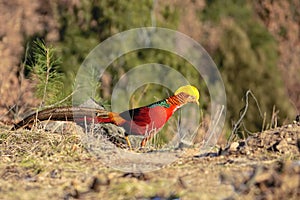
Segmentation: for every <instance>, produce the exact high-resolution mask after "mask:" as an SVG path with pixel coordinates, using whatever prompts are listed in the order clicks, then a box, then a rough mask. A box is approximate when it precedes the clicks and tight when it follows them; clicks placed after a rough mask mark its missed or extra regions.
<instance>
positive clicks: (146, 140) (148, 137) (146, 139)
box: [141, 130, 156, 147]
mask: <svg viewBox="0 0 300 200" xmlns="http://www.w3.org/2000/svg"><path fill="white" fill-rule="evenodd" d="M155 133H156V130H152V131H150V133H149V135H148V136H146V137H145V138H144V139H143V140H142V142H141V147H145V145H146V143H147V142H148V141H149V140H151V139H152V138H153V136H154V135H155Z"/></svg>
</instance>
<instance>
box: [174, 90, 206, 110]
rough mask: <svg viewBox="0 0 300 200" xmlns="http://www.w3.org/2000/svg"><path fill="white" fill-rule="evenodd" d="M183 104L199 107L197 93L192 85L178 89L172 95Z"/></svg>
mask: <svg viewBox="0 0 300 200" xmlns="http://www.w3.org/2000/svg"><path fill="white" fill-rule="evenodd" d="M174 94H175V95H176V96H177V97H178V98H179V99H180V100H181V101H182V103H183V104H186V103H196V104H198V105H199V97H200V95H199V91H198V89H197V88H196V87H194V86H192V85H185V86H182V87H180V88H178V89H177V90H176V91H175V93H174Z"/></svg>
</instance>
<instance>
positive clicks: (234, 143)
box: [229, 142, 240, 151]
mask: <svg viewBox="0 0 300 200" xmlns="http://www.w3.org/2000/svg"><path fill="white" fill-rule="evenodd" d="M239 145H240V144H239V143H238V142H233V143H231V144H230V148H229V150H230V151H237V150H238V147H239Z"/></svg>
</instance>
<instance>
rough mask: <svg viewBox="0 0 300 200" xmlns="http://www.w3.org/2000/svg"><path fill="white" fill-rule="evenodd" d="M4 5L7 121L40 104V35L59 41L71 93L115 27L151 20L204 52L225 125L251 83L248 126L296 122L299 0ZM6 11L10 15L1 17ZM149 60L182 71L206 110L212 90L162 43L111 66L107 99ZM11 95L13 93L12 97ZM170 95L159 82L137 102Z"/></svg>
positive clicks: (0, 80) (57, 0) (2, 82)
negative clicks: (219, 84) (33, 65)
mask: <svg viewBox="0 0 300 200" xmlns="http://www.w3.org/2000/svg"><path fill="white" fill-rule="evenodd" d="M1 4H2V6H1V7H2V8H1V9H3V12H2V15H3V17H2V20H3V23H4V25H5V27H3V28H2V29H0V30H1V49H2V51H1V52H2V54H1V57H5V59H4V60H3V62H2V64H1V65H2V66H1V70H2V72H3V73H2V74H3V75H2V77H0V86H1V93H0V95H1V97H3V98H2V100H1V104H0V107H1V109H2V110H1V113H4V114H5V113H6V115H5V116H6V117H7V118H9V119H11V118H14V117H16V116H19V114H20V113H24V112H25V111H26V110H27V109H28V108H32V107H37V105H39V104H38V102H39V100H38V99H37V98H36V96H34V95H33V93H34V92H33V91H34V90H35V88H34V87H33V85H34V84H35V83H36V80H34V79H32V78H31V77H32V75H31V74H32V73H31V71H29V70H28V69H27V68H26V67H25V66H26V65H28V64H29V65H30V62H32V59H31V56H30V55H32V52H33V51H32V49H31V46H32V41H34V40H35V39H36V38H41V39H43V40H45V42H46V44H51V46H53V47H55V49H56V50H57V51H56V56H57V57H60V58H61V64H60V65H58V66H56V69H57V71H58V73H59V74H60V75H61V76H60V77H61V82H62V83H63V85H64V86H61V88H62V91H60V92H59V94H60V96H61V94H64V97H65V96H67V95H68V94H70V93H72V90H73V89H74V88H73V83H74V78H75V77H76V72H77V70H78V68H79V67H80V65H81V63H82V62H83V60H84V59H85V57H86V56H87V54H88V53H89V52H90V51H91V50H92V49H93V48H94V47H95V46H96V45H98V44H99V43H100V42H101V41H103V40H105V39H107V38H108V37H110V36H111V35H113V34H116V33H119V32H122V31H125V30H128V29H131V28H138V27H145V26H159V27H166V28H171V29H174V30H178V31H180V32H183V33H185V34H187V35H189V36H190V37H192V38H193V39H195V40H196V41H197V42H199V43H200V44H202V45H203V47H204V48H205V49H206V50H207V51H208V53H209V54H210V55H211V57H212V59H213V60H214V62H215V63H216V65H217V66H218V68H219V70H220V72H221V74H222V78H223V81H224V85H225V88H226V93H227V109H228V110H227V118H226V119H227V127H228V128H231V127H232V124H233V123H234V122H236V121H237V120H238V118H239V116H240V110H241V108H243V106H244V105H245V98H244V95H245V93H246V91H247V90H251V91H252V92H253V94H254V95H255V97H256V99H257V101H258V103H259V106H260V109H261V111H262V114H263V116H261V115H260V113H259V110H258V108H257V106H256V103H255V101H254V100H253V99H250V102H249V103H250V105H249V111H248V113H247V115H246V118H245V120H244V125H245V127H244V128H245V129H244V130H245V131H247V130H249V131H252V132H254V131H258V130H261V129H262V128H266V127H263V118H264V117H265V121H266V123H265V125H266V124H269V127H272V126H275V125H276V123H279V124H282V123H284V122H285V120H287V121H289V122H290V121H291V120H292V119H293V118H294V116H295V114H296V113H297V112H299V109H300V97H299V94H300V89H299V88H300V70H299V69H300V58H299V55H300V54H299V53H300V36H299V35H300V28H299V27H300V4H299V1H298V0H283V1H278V2H273V1H271V0H254V1H250V0H249V1H244V0H226V1H223V0H207V1H205V0H188V1H171V0H166V1H162V0H141V1H131V2H130V1H122V0H105V1H103V0H93V1H88V0H82V1H78V0H54V1H50V0H43V1H38V0H36V1H33V2H32V3H30V4H29V3H24V2H22V1H18V0H14V1H9V2H6V3H5V1H2V3H1ZM12 11H14V12H12ZM6 18H7V20H8V21H9V22H6V24H5V22H4V20H6ZM3 23H2V26H4V25H3ZM10 41H14V42H10ZM20 46H21V47H20ZM9 58H10V59H9ZM149 62H156V63H162V64H165V65H168V66H171V67H173V68H174V69H176V70H178V71H179V72H181V73H182V74H184V75H185V76H186V77H187V78H188V80H189V81H190V82H191V84H194V85H196V86H197V87H198V88H200V90H201V94H202V99H201V104H202V109H203V113H205V111H206V110H207V109H209V95H208V92H207V89H206V87H205V84H204V83H203V81H202V79H201V77H200V76H199V75H198V73H197V71H195V70H193V68H192V67H191V66H190V65H189V64H188V63H187V62H186V61H185V60H183V59H182V58H179V57H178V56H176V55H172V54H170V53H167V52H163V51H156V50H141V51H136V52H131V53H129V54H127V55H125V56H124V57H122V58H120V59H117V60H116V61H115V62H114V63H112V64H111V66H110V68H109V69H108V71H109V72H110V73H108V74H106V75H105V77H103V78H104V80H102V81H103V83H102V85H101V90H100V92H101V94H100V96H101V97H103V99H102V100H103V101H105V100H106V99H109V97H110V93H111V90H112V88H113V85H114V84H115V83H116V82H117V81H118V79H119V77H121V76H122V75H123V74H124V73H126V71H128V70H130V69H131V68H132V67H134V66H137V65H140V64H145V63H149ZM2 68H3V69H2ZM5 73H8V74H10V75H8V76H6V75H5ZM24 76H25V77H24ZM7 77H9V78H7ZM6 82H9V83H10V84H6ZM145 87H147V86H145ZM8 91H9V92H8ZM55 91H56V92H57V90H55ZM11 92H12V93H15V94H13V95H10V96H9V95H8V93H11ZM137 92H140V93H141V94H143V93H144V90H143V88H140V90H138V91H137ZM150 93H151V94H150ZM167 93H168V91H166V90H165V89H162V88H159V87H153V88H152V89H151V90H150V89H149V93H147V95H145V99H143V100H142V101H141V102H140V100H138V101H137V100H136V105H134V106H137V105H145V104H147V103H150V102H153V101H154V100H157V99H160V98H161V97H166V96H167ZM149 94H150V95H149ZM7 95H8V96H9V97H6V96H7ZM54 96H55V95H54ZM56 96H57V95H56ZM137 96H138V95H137ZM64 97H61V98H64ZM146 97H147V98H146ZM133 100H134V99H133ZM49 103H53V102H51V101H50V102H49ZM107 103H109V102H107ZM7 110H9V111H7ZM204 118H205V114H204ZM228 130H229V129H228Z"/></svg>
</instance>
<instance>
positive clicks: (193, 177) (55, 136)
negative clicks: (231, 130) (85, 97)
mask: <svg viewBox="0 0 300 200" xmlns="http://www.w3.org/2000/svg"><path fill="white" fill-rule="evenodd" d="M67 126H69V125H67ZM70 127H71V128H69V129H68V131H64V132H61V133H53V132H49V131H48V132H45V131H42V130H32V131H27V130H18V131H9V130H8V129H9V127H7V126H2V127H1V135H0V143H1V146H0V154H1V157H0V159H1V161H0V191H1V197H0V199H176V198H177V199H299V197H300V154H299V148H300V137H299V136H300V124H299V122H298V123H296V122H295V123H294V124H290V125H286V126H283V127H279V128H276V129H272V130H267V131H264V132H262V133H257V134H254V135H253V136H250V137H248V139H247V140H239V141H236V142H233V143H231V144H230V146H229V147H227V148H219V149H218V150H215V151H212V152H207V153H205V154H200V153H199V148H198V147H197V144H196V145H195V147H193V148H186V149H184V154H182V155H181V156H180V157H179V158H178V159H177V160H176V161H174V162H173V163H171V164H168V165H166V166H164V167H163V168H162V169H160V170H156V171H152V172H148V173H127V172H122V171H117V170H114V169H112V168H110V167H108V166H105V165H104V164H103V162H102V161H101V159H97V158H96V157H95V156H94V155H91V154H90V153H89V151H87V150H86V148H85V147H84V146H83V144H82V141H81V140H80V138H79V136H78V134H77V129H76V128H75V129H74V126H72V125H71V126H70ZM72 127H73V128H72ZM150 162H151V161H150ZM155 197H156V198H155Z"/></svg>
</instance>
